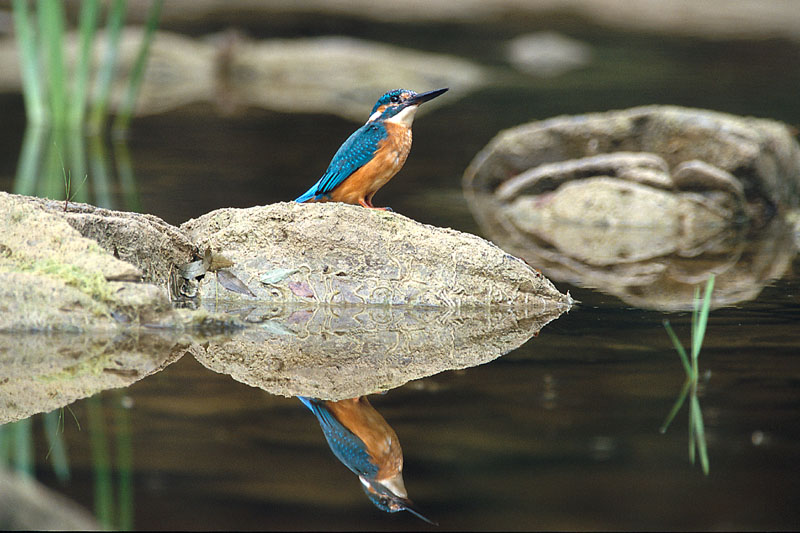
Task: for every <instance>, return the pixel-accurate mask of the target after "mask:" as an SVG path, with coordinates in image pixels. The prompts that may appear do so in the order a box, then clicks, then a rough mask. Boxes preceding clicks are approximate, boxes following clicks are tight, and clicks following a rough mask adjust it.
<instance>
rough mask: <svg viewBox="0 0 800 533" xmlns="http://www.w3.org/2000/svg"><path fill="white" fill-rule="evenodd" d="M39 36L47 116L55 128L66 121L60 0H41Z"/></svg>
mask: <svg viewBox="0 0 800 533" xmlns="http://www.w3.org/2000/svg"><path fill="white" fill-rule="evenodd" d="M38 6H39V8H38V15H39V28H40V29H41V34H40V35H39V38H40V40H41V41H42V48H43V50H44V52H45V54H44V57H45V63H44V64H45V66H46V69H45V71H46V77H45V79H46V81H47V89H48V90H47V94H48V97H49V100H50V115H51V117H52V121H53V124H54V125H55V126H56V127H63V126H64V125H65V124H66V119H67V72H66V68H65V67H64V4H63V3H62V2H61V0H40V1H39V4H38Z"/></svg>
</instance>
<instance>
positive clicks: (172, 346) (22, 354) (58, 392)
mask: <svg viewBox="0 0 800 533" xmlns="http://www.w3.org/2000/svg"><path fill="white" fill-rule="evenodd" d="M188 346H189V343H188V342H186V341H184V342H180V341H178V340H176V338H175V336H174V334H171V333H168V332H164V333H163V334H162V333H152V332H150V333H148V332H146V331H134V332H128V333H118V332H116V333H108V332H105V333H103V332H95V333H93V334H92V335H78V334H53V335H47V334H42V333H30V334H24V333H16V334H7V333H3V334H0V368H2V375H1V376H0V425H1V424H5V423H8V422H14V421H16V420H22V419H24V418H27V417H29V416H31V415H34V414H37V413H45V412H50V411H52V410H53V409H57V408H59V407H63V406H65V405H69V404H71V403H72V402H74V401H75V400H78V399H81V398H88V397H89V396H92V395H94V394H96V393H97V392H100V391H103V390H107V389H115V388H120V387H127V386H129V385H131V384H132V383H135V382H137V381H139V380H141V379H143V378H145V377H146V376H149V375H151V374H153V373H155V372H158V371H159V370H162V369H163V368H164V367H166V366H167V365H169V364H171V363H173V362H175V361H176V360H178V359H180V357H181V356H182V355H183V354H184V353H185V352H186V349H187V348H188Z"/></svg>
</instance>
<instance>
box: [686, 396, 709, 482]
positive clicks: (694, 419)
mask: <svg viewBox="0 0 800 533" xmlns="http://www.w3.org/2000/svg"><path fill="white" fill-rule="evenodd" d="M689 418H690V421H691V425H692V427H693V428H694V431H693V432H694V436H695V439H696V440H697V452H698V455H699V456H700V466H701V467H702V469H703V473H704V474H705V475H708V470H709V467H708V449H707V448H706V430H705V426H704V425H703V413H702V412H701V411H700V402H699V400H698V399H697V395H696V394H695V395H693V396H692V399H691V403H690V404H689ZM692 462H694V461H692Z"/></svg>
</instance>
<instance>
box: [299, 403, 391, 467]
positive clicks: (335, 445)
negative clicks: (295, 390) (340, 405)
mask: <svg viewBox="0 0 800 533" xmlns="http://www.w3.org/2000/svg"><path fill="white" fill-rule="evenodd" d="M297 398H298V399H299V400H300V401H301V402H303V404H304V405H305V406H306V407H308V408H309V409H310V410H311V412H312V413H314V414H315V415H316V417H317V420H319V425H320V427H321V428H322V432H323V433H324V434H325V439H326V440H327V441H328V446H330V448H331V451H332V452H333V454H334V455H335V456H336V458H337V459H339V460H340V461H341V462H342V463H343V464H344V465H345V466H346V467H347V468H349V469H350V470H352V471H353V472H354V473H356V474H357V475H359V476H365V477H367V478H370V479H372V478H374V477H375V476H376V475H378V467H377V466H376V465H375V464H373V463H372V461H370V459H369V454H368V453H367V447H366V446H365V445H364V442H363V441H362V440H361V439H359V438H358V437H356V436H355V435H354V434H353V432H351V431H350V430H348V429H347V428H346V427H344V426H343V425H342V424H341V422H339V421H338V420H337V419H336V417H335V416H333V413H331V412H330V411H329V410H328V409H327V408H326V407H325V403H324V402H322V401H320V400H314V399H311V398H306V397H305V396H298V397H297Z"/></svg>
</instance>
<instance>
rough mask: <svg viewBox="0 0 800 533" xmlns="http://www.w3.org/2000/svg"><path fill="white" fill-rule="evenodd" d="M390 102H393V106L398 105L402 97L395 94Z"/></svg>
mask: <svg viewBox="0 0 800 533" xmlns="http://www.w3.org/2000/svg"><path fill="white" fill-rule="evenodd" d="M389 100H391V102H392V103H393V104H396V103H397V102H399V101H400V96H398V95H396V94H393V95H392V96H391V98H389Z"/></svg>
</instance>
